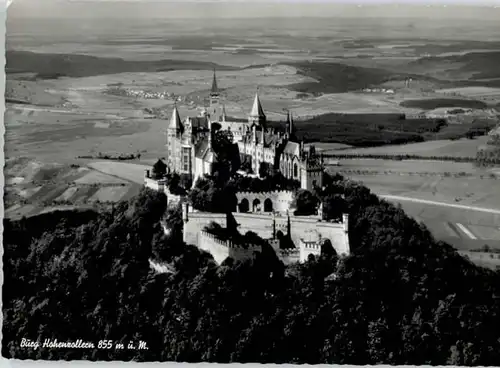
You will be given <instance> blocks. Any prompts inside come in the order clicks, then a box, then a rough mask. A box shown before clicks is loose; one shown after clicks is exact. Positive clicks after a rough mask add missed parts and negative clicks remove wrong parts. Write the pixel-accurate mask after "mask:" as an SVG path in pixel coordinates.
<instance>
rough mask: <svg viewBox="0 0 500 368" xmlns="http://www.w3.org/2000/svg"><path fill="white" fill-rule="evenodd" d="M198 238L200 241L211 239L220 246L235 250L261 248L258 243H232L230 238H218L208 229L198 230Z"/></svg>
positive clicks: (256, 249) (258, 249)
mask: <svg viewBox="0 0 500 368" xmlns="http://www.w3.org/2000/svg"><path fill="white" fill-rule="evenodd" d="M200 238H201V239H200V240H202V241H203V240H206V239H210V241H212V242H213V243H215V244H217V245H220V246H222V247H226V248H229V249H235V250H238V249H241V250H247V251H252V250H255V251H260V250H261V246H260V245H256V244H241V243H234V242H233V241H231V240H223V239H220V238H218V237H217V236H216V235H214V234H211V233H209V232H208V231H204V230H202V231H200Z"/></svg>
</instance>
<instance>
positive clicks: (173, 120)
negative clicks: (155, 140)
mask: <svg viewBox="0 0 500 368" xmlns="http://www.w3.org/2000/svg"><path fill="white" fill-rule="evenodd" d="M168 127H169V129H175V130H180V131H181V132H183V131H184V126H183V125H182V121H181V117H180V116H179V110H177V106H176V105H174V110H173V111H172V116H171V117H170V123H169V125H168Z"/></svg>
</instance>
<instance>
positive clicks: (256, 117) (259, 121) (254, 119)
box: [248, 92, 266, 127]
mask: <svg viewBox="0 0 500 368" xmlns="http://www.w3.org/2000/svg"><path fill="white" fill-rule="evenodd" d="M248 122H249V123H250V125H252V124H255V125H259V126H262V127H263V126H265V125H266V114H264V109H263V108H262V105H261V103H260V99H259V92H257V93H256V94H255V98H254V100H253V105H252V110H251V111H250V115H249V116H248Z"/></svg>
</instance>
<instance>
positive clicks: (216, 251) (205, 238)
mask: <svg viewBox="0 0 500 368" xmlns="http://www.w3.org/2000/svg"><path fill="white" fill-rule="evenodd" d="M197 246H198V248H200V249H202V250H204V251H205V252H208V253H210V254H211V255H212V257H214V260H215V262H217V263H218V264H221V263H222V262H223V261H224V260H225V259H226V258H227V257H229V249H230V248H229V247H228V245H227V242H226V241H223V240H220V239H217V238H216V237H215V236H214V235H212V234H209V233H207V232H205V231H201V232H200V234H199V241H198V244H197Z"/></svg>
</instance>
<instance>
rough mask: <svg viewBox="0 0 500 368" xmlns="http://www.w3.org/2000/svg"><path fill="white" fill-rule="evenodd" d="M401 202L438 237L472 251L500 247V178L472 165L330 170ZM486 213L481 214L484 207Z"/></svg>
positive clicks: (356, 165) (367, 163) (350, 164)
mask: <svg viewBox="0 0 500 368" xmlns="http://www.w3.org/2000/svg"><path fill="white" fill-rule="evenodd" d="M330 170H331V171H332V172H339V173H341V174H343V175H345V176H347V177H349V178H351V179H353V180H357V181H360V182H362V183H363V184H364V185H366V186H367V187H368V188H370V189H371V190H372V191H373V192H374V193H376V194H378V195H381V196H382V197H385V198H387V200H389V201H392V202H395V203H399V204H401V205H402V207H403V209H404V210H405V211H406V212H407V213H408V214H409V215H410V216H412V217H414V218H415V219H416V220H417V221H419V222H423V223H424V224H425V225H426V226H427V227H428V228H429V229H430V230H431V231H432V233H433V235H434V236H435V237H437V238H438V239H441V240H444V241H448V242H450V243H451V244H453V245H454V246H456V247H458V248H459V249H462V250H464V251H468V250H470V249H476V248H479V247H480V246H482V245H484V244H485V243H487V244H490V245H491V246H493V247H500V192H499V191H498V188H499V186H500V176H496V175H491V174H492V173H493V170H492V169H481V168H477V167H475V166H473V165H471V164H467V163H449V162H436V161H434V162H432V161H404V162H398V161H383V160H362V159H359V160H343V161H342V162H341V166H340V167H331V168H330ZM476 207H478V208H479V209H484V211H480V210H479V209H476Z"/></svg>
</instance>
